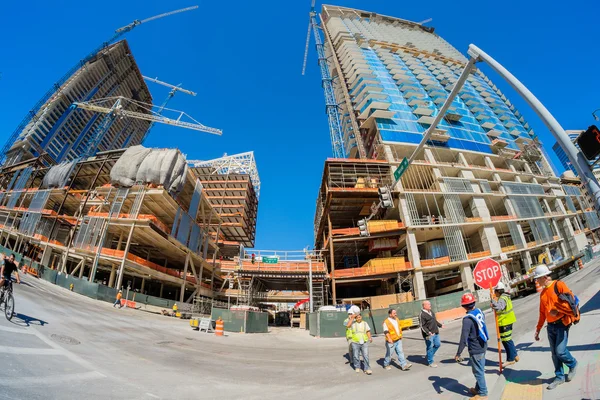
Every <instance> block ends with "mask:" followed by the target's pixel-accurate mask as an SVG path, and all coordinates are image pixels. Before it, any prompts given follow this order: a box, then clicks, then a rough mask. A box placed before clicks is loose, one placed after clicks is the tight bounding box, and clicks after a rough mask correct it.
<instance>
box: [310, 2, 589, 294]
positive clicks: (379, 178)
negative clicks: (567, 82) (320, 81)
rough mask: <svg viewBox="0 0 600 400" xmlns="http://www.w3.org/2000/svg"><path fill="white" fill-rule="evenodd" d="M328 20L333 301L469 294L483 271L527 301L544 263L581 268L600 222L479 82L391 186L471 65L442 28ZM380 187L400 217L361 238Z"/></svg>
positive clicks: (324, 20) (319, 226)
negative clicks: (341, 153) (486, 261)
mask: <svg viewBox="0 0 600 400" xmlns="http://www.w3.org/2000/svg"><path fill="white" fill-rule="evenodd" d="M320 20H321V25H322V26H321V27H322V32H323V36H324V37H323V46H324V54H325V57H324V59H325V60H326V63H327V67H328V70H329V74H330V77H331V80H330V82H332V84H333V92H334V95H335V101H336V103H337V105H338V107H339V108H338V109H339V115H340V121H339V124H338V125H337V126H339V127H340V128H339V130H338V131H335V130H334V129H332V132H331V136H332V138H334V141H335V140H337V141H338V142H342V143H343V148H344V149H345V152H346V156H347V158H346V159H340V158H336V159H330V160H328V161H327V162H326V163H325V169H324V174H323V180H322V185H321V189H320V190H319V195H318V198H317V206H316V215H315V243H316V248H317V249H322V250H323V251H324V254H325V255H326V259H327V261H328V269H329V273H330V276H331V278H332V282H331V283H332V297H333V298H334V299H335V300H338V301H339V300H340V299H349V298H358V297H361V296H376V295H393V294H397V292H411V293H412V294H414V296H415V297H417V298H425V297H429V296H435V295H441V294H445V293H450V292H454V291H458V290H468V289H470V290H473V289H474V285H473V279H472V272H471V271H472V268H473V267H474V266H475V264H476V263H477V261H479V260H481V259H483V258H486V257H494V258H496V259H498V260H504V261H503V271H504V278H503V279H505V281H506V282H507V283H510V284H511V285H512V286H513V287H518V285H520V284H521V283H522V282H523V281H524V280H525V279H526V277H527V274H528V272H529V271H530V269H531V267H532V266H534V265H535V264H537V263H538V262H541V260H542V259H544V260H546V262H547V261H548V260H549V261H550V262H552V263H553V265H557V266H560V265H562V264H561V262H564V261H565V260H567V259H571V256H576V255H578V254H580V252H581V251H582V249H583V248H584V247H585V246H586V245H587V244H588V238H587V237H586V235H589V236H590V239H591V236H592V235H593V231H594V230H596V229H597V228H598V227H599V226H600V222H599V220H598V216H597V214H596V213H595V212H594V211H592V209H591V208H590V207H591V206H590V205H589V204H587V200H586V199H585V198H584V197H583V196H582V193H581V190H580V188H579V187H578V186H568V185H561V183H560V180H559V178H557V177H556V175H555V173H554V171H553V169H552V166H551V165H550V163H549V161H548V158H547V156H546V155H545V153H544V151H543V149H542V148H541V144H540V143H539V141H538V140H537V139H536V136H535V135H534V133H533V131H532V129H531V128H530V126H529V125H528V124H527V122H526V121H525V119H524V118H523V116H522V115H521V114H520V113H519V112H518V111H517V110H516V109H515V107H514V105H513V104H512V103H511V102H510V101H509V100H508V99H507V98H506V96H505V95H504V94H502V93H501V91H500V90H499V89H498V88H497V87H496V86H495V85H494V84H493V83H492V82H491V81H490V80H489V79H488V78H487V77H486V76H485V75H484V74H483V73H482V72H481V71H479V70H475V71H474V72H473V73H471V74H470V76H469V77H468V79H467V82H466V83H465V85H464V86H463V88H462V89H461V90H460V92H459V95H458V96H457V97H456V98H455V99H454V100H453V101H452V103H451V105H450V108H449V110H448V112H447V113H446V115H445V116H444V118H443V119H442V121H441V123H440V124H439V125H438V126H437V129H435V131H434V132H433V135H432V136H431V140H430V141H429V142H428V143H427V145H426V146H425V147H424V149H423V150H422V151H420V153H419V154H417V155H416V158H415V160H414V162H412V163H411V165H410V166H409V168H408V169H407V170H406V172H404V174H403V175H402V176H401V178H400V179H399V180H398V181H397V182H396V178H395V177H394V171H395V170H396V168H397V167H398V166H399V164H400V162H401V161H402V160H403V159H404V158H405V157H410V155H411V153H412V152H413V151H414V150H415V148H416V146H417V144H418V143H419V142H420V141H421V139H422V136H423V134H424V132H425V131H426V130H427V129H428V128H429V127H430V125H431V124H432V122H433V120H434V117H435V116H436V115H437V114H438V113H439V110H440V108H441V107H442V104H443V103H444V101H445V100H446V98H447V97H448V95H449V93H450V91H451V89H452V87H453V85H454V83H455V82H456V81H457V79H458V77H459V75H460V73H461V71H462V70H463V68H464V65H465V64H466V62H467V59H466V58H465V57H464V56H463V55H462V54H461V53H460V52H459V51H458V50H456V49H455V48H453V47H452V46H451V45H450V44H448V43H447V42H446V41H445V40H444V39H442V38H441V37H440V36H438V35H437V34H436V33H434V29H433V28H430V27H426V26H423V25H422V24H419V23H414V22H410V21H406V20H402V19H399V18H394V17H388V16H383V15H379V14H375V13H372V12H365V11H361V10H355V9H349V8H343V7H337V6H328V5H324V6H323V8H322V11H321V13H320ZM317 44H318V45H319V42H318V41H317ZM320 60H323V57H321V59H320ZM323 78H324V80H325V79H326V78H327V76H325V75H324V76H323ZM330 126H332V127H334V128H335V126H336V124H331V123H330ZM334 148H335V143H334ZM385 185H388V186H391V187H392V190H393V195H394V207H393V208H389V209H387V210H383V211H379V212H378V213H377V215H376V216H375V217H374V218H373V219H371V220H370V221H369V222H368V224H367V228H368V233H367V234H366V235H365V232H364V231H362V232H361V230H360V229H359V228H358V225H357V223H358V221H359V220H361V219H363V218H365V217H367V216H369V215H370V214H371V212H372V210H373V207H372V205H373V203H377V201H378V188H380V187H381V186H385ZM361 233H362V234H361Z"/></svg>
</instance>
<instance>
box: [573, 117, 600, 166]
mask: <svg viewBox="0 0 600 400" xmlns="http://www.w3.org/2000/svg"><path fill="white" fill-rule="evenodd" d="M577 144H578V145H579V149H580V150H581V152H582V153H583V155H584V156H585V158H587V159H588V160H594V159H595V158H596V157H597V156H598V154H600V130H598V127H596V125H592V126H590V127H589V128H587V130H586V131H585V132H583V133H582V134H581V135H579V136H578V137H577Z"/></svg>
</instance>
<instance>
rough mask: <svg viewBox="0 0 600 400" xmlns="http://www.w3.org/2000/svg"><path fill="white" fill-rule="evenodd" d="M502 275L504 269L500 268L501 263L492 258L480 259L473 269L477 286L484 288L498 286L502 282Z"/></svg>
mask: <svg viewBox="0 0 600 400" xmlns="http://www.w3.org/2000/svg"><path fill="white" fill-rule="evenodd" d="M501 277H502V269H500V264H499V263H498V262H497V261H495V260H492V259H491V258H486V259H484V260H481V261H479V262H478V263H477V265H476V266H475V269H474V270H473V280H474V281H475V283H476V284H477V286H479V287H481V288H483V289H489V288H490V287H494V286H496V285H497V284H498V282H500V278H501Z"/></svg>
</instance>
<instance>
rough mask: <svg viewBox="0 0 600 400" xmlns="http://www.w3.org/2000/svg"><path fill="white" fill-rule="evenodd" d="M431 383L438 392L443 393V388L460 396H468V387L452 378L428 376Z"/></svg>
mask: <svg viewBox="0 0 600 400" xmlns="http://www.w3.org/2000/svg"><path fill="white" fill-rule="evenodd" d="M429 380H430V381H432V382H431V385H432V386H433V388H434V389H435V391H436V392H437V393H438V394H441V393H444V390H446V391H448V392H452V393H456V394H458V395H461V396H469V395H470V394H469V388H468V387H466V386H465V385H463V384H462V383H460V382H459V381H457V380H456V379H452V378H442V377H440V376H430V377H429Z"/></svg>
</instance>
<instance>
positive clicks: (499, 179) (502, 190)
mask: <svg viewBox="0 0 600 400" xmlns="http://www.w3.org/2000/svg"><path fill="white" fill-rule="evenodd" d="M492 179H493V180H494V181H495V182H501V181H502V178H500V175H499V174H498V173H497V172H494V173H493V174H492ZM500 192H501V193H504V188H503V187H502V186H500Z"/></svg>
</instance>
